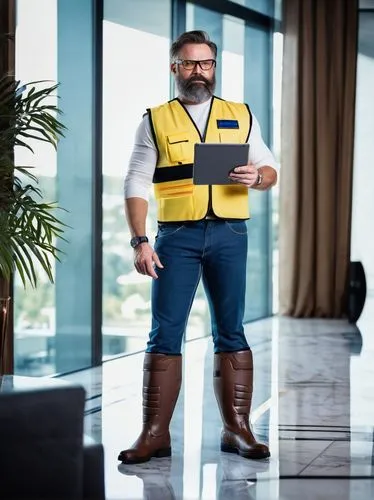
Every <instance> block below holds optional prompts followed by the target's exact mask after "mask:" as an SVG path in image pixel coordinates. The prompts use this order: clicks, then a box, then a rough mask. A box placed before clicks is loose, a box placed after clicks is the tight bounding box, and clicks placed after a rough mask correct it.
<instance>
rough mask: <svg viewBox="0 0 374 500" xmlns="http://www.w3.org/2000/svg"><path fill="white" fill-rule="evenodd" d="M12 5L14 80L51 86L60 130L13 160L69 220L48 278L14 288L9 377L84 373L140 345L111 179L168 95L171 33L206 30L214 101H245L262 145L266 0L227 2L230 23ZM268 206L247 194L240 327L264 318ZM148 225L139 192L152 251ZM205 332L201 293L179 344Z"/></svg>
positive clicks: (144, 6) (143, 305) (139, 309)
mask: <svg viewBox="0 0 374 500" xmlns="http://www.w3.org/2000/svg"><path fill="white" fill-rule="evenodd" d="M16 3H17V31H16V72H17V75H16V76H17V78H18V79H20V80H21V81H22V82H25V83H26V82H30V81H36V80H49V81H50V83H51V84H52V83H55V82H59V83H60V86H59V88H58V92H57V94H58V95H56V96H55V98H54V102H55V103H58V105H59V107H60V108H61V109H62V111H63V113H64V114H63V116H62V121H63V123H64V124H65V125H66V127H67V132H66V137H65V138H63V139H62V140H61V142H60V144H59V148H58V151H57V153H56V152H55V151H53V150H52V149H48V148H46V147H42V146H40V145H38V147H37V148H36V155H35V156H34V157H31V156H30V155H25V153H24V152H20V151H16V160H17V161H18V162H19V163H20V164H26V165H27V164H32V165H35V166H36V171H35V173H36V175H37V177H38V178H39V179H40V187H41V188H42V191H43V193H44V198H45V199H46V200H47V201H57V202H58V203H59V205H60V206H62V207H63V208H65V209H66V212H63V213H60V215H61V218H62V219H63V220H64V221H65V222H66V224H68V226H69V227H68V228H67V229H66V233H65V238H66V239H67V240H68V243H66V244H65V243H63V242H59V243H58V245H59V246H60V248H61V250H63V251H64V254H63V256H62V262H61V263H54V276H55V284H53V285H52V284H50V283H49V282H48V281H47V279H46V278H45V276H44V275H43V273H40V280H39V285H38V288H37V289H36V290H31V289H28V290H27V291H26V292H25V291H24V290H23V288H22V285H21V283H20V280H19V279H18V277H17V276H16V280H15V365H16V372H17V373H20V374H29V375H30V374H31V375H50V374H57V373H65V372H68V371H74V370H77V369H81V368H85V367H89V366H91V365H92V364H93V363H94V362H96V363H97V362H99V361H100V359H101V355H102V357H103V359H104V360H105V359H109V358H111V357H113V356H116V355H123V354H124V353H126V354H128V353H132V352H136V351H139V350H143V349H144V348H145V344H146V341H147V338H148V333H149V328H150V323H151V314H150V312H151V310H150V286H151V278H148V277H144V276H142V275H140V274H138V273H137V272H136V271H135V269H134V266H133V251H132V249H131V248H130V245H129V240H130V234H129V231H128V229H127V224H126V222H125V217H124V206H123V201H124V198H123V183H124V178H125V176H126V171H127V168H128V163H129V158H130V154H131V151H132V147H133V143H134V137H135V131H136V128H137V126H138V124H139V123H140V121H141V119H142V116H143V114H144V113H145V111H146V109H147V108H149V107H152V106H156V105H158V104H161V103H163V102H165V101H167V100H168V99H170V98H172V97H174V95H173V86H172V85H170V83H171V79H170V71H169V47H170V43H171V38H172V33H176V31H178V33H177V34H179V33H180V32H182V31H184V30H185V29H204V30H206V31H208V33H209V34H210V36H211V38H212V39H213V40H214V41H215V42H216V43H217V45H218V55H217V89H216V93H217V95H219V96H222V97H223V98H226V99H229V100H235V101H244V102H247V103H248V104H249V105H250V107H251V108H252V111H253V112H254V114H255V115H256V116H257V118H258V120H259V122H260V124H261V127H262V133H263V136H264V139H265V141H266V142H267V143H268V144H271V142H270V141H271V133H270V131H271V118H270V117H271V114H272V113H271V106H270V103H271V88H272V78H271V75H272V72H271V66H272V42H271V40H272V35H271V28H270V22H268V21H266V19H267V18H266V16H267V15H269V16H271V15H272V14H273V11H274V8H273V0H263V1H259V0H258V1H256V0H248V1H244V0H243V1H241V2H239V1H238V2H236V3H237V4H241V5H242V7H244V8H245V9H243V8H241V9H239V10H240V12H241V13H242V14H243V12H246V14H245V15H244V16H243V15H242V17H243V18H238V17H233V16H232V15H223V14H221V13H219V12H215V11H213V10H209V9H206V8H203V7H201V6H197V5H195V4H194V3H193V2H185V3H184V2H173V1H172V0H136V1H135V0H121V1H119V0H103V2H102V4H103V5H102V6H103V9H104V10H103V13H102V14H103V19H102V18H101V12H99V11H100V8H99V7H101V2H96V1H94V0H79V1H77V0H63V1H62V0H33V1H32V2H31V0H17V2H16ZM276 4H277V5H278V4H279V2H278V0H276ZM227 5H228V8H230V9H233V4H232V3H231V2H227ZM174 7H178V8H174ZM184 8H185V15H184ZM97 9H99V10H97ZM235 9H238V6H235ZM235 9H233V10H231V12H230V13H231V14H233V13H235ZM249 9H254V11H255V12H257V14H256V13H255V14H253V12H252V11H251V10H249ZM172 12H173V13H174V14H175V15H174V18H173V19H172ZM236 12H238V11H237V10H236ZM98 13H99V14H100V19H98ZM247 14H248V21H247V20H246V19H244V18H245V17H246V15H247ZM178 15H179V16H180V17H177V16H178ZM235 15H237V14H235ZM238 15H239V14H238ZM253 15H255V18H253V19H252V18H251V16H253ZM256 16H257V17H256ZM40 19H43V20H45V22H43V23H41V22H40ZM251 19H252V20H251ZM101 21H103V22H102V23H101ZM252 21H253V22H252ZM258 23H260V24H261V23H262V24H261V26H260V25H258ZM36 27H37V29H36ZM177 27H178V29H177ZM101 29H102V32H101ZM101 34H102V45H101ZM101 61H102V66H101ZM101 83H102V88H101ZM98 89H99V90H100V92H98ZM171 89H172V90H171ZM101 104H102V112H103V113H102V120H101V115H100V106H101ZM100 129H102V134H101V132H100V133H98V131H100ZM101 166H102V169H101ZM101 174H102V175H101ZM101 182H102V188H103V189H102V190H101ZM101 195H102V198H101ZM270 200H271V197H270V196H269V194H268V193H266V194H264V193H251V213H252V220H251V221H249V222H248V231H249V253H248V279H247V282H248V290H247V300H246V313H245V320H246V321H249V320H254V319H257V318H260V317H264V316H266V315H268V314H270V313H271V288H272V286H271V262H272V256H271V250H270V248H271V244H272V240H271V216H270V214H271V203H270ZM101 211H102V213H101ZM101 215H102V223H103V224H102V227H101ZM156 219H157V216H156V209H155V202H154V198H153V194H152V192H151V193H150V200H149V215H148V219H147V233H148V235H149V236H150V238H151V242H152V243H153V242H154V237H155V234H156V230H157V227H156ZM101 245H102V263H101ZM98 256H99V257H98ZM101 264H102V265H101ZM101 281H102V294H101ZM101 319H102V321H101ZM209 334H210V318H209V311H208V306H207V302H206V300H205V294H204V291H203V287H202V285H200V286H199V288H198V290H197V293H196V298H195V301H194V304H193V306H192V309H191V315H190V320H189V323H188V326H187V332H186V338H187V340H190V339H194V338H198V337H201V336H204V335H209Z"/></svg>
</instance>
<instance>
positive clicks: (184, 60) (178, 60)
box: [174, 59, 217, 71]
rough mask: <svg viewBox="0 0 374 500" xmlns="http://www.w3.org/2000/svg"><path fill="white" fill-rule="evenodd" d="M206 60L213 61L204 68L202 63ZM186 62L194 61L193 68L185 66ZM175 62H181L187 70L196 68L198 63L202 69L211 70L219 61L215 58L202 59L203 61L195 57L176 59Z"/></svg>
mask: <svg viewBox="0 0 374 500" xmlns="http://www.w3.org/2000/svg"><path fill="white" fill-rule="evenodd" d="M204 62H210V63H211V64H210V66H209V68H203V67H202V66H201V63H204ZM185 63H193V66H191V68H186V67H185ZM174 64H181V65H182V66H183V68H184V69H186V70H191V69H195V67H196V65H198V66H199V67H200V69H201V70H202V71H209V70H211V69H212V68H213V67H216V65H217V61H216V60H215V59H202V60H201V61H196V60H194V59H176V60H175V61H174Z"/></svg>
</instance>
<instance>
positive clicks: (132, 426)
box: [83, 318, 374, 500]
mask: <svg viewBox="0 0 374 500" xmlns="http://www.w3.org/2000/svg"><path fill="white" fill-rule="evenodd" d="M368 324H370V325H371V322H370V323H369V322H368V320H367V319H366V323H365V324H364V323H362V325H363V327H362V328H361V327H360V330H361V331H360V330H358V328H356V327H355V326H353V325H349V324H348V323H346V322H344V321H336V320H332V321H325V320H292V319H288V318H272V319H268V320H264V321H261V322H257V323H253V324H250V325H247V326H246V333H247V337H248V340H249V342H250V343H251V345H252V347H253V352H254V360H255V385H254V397H253V412H252V424H253V427H254V431H255V434H256V436H257V437H258V438H259V439H261V440H263V441H264V442H267V443H269V445H270V449H271V453H272V456H271V458H270V459H267V460H264V461H254V460H247V459H244V458H241V457H239V456H237V455H231V454H226V453H222V452H220V450H219V440H220V430H221V419H220V415H219V411H218V407H217V404H216V401H215V398H214V393H213V386H212V371H213V349H212V343H211V341H210V339H202V340H197V341H194V342H191V343H189V344H187V345H186V349H185V353H184V370H183V371H184V374H183V386H182V390H181V394H180V398H179V401H178V403H177V406H176V410H175V414H174V417H173V420H172V424H171V435H172V446H173V457H172V458H164V459H152V460H151V461H150V462H149V463H146V464H140V465H131V466H129V465H126V466H125V465H122V464H121V465H119V466H118V465H117V464H118V462H117V461H116V458H117V454H118V451H119V450H120V449H123V448H125V447H127V446H129V445H131V444H132V442H133V441H134V440H135V438H136V436H137V434H138V432H139V430H140V427H141V398H140V394H141V377H142V374H141V365H142V359H143V357H142V355H137V356H134V357H130V358H132V359H130V358H126V359H124V360H116V361H114V362H110V363H107V364H106V365H104V367H103V376H102V380H101V385H102V396H101V401H100V398H99V387H98V379H97V376H96V377H94V379H95V384H96V385H95V389H93V388H92V387H91V390H90V394H91V395H92V394H94V393H95V392H96V394H97V395H96V396H94V399H95V397H96V399H97V401H98V402H99V404H100V403H101V404H102V408H103V410H102V411H97V410H95V407H94V403H92V400H91V402H90V401H89V402H88V407H87V408H88V411H89V412H91V414H90V415H87V418H86V433H87V434H88V435H91V436H92V437H93V438H94V439H97V440H102V441H103V443H104V446H105V461H106V489H107V498H108V500H114V499H131V500H137V499H139V500H144V499H148V500H153V499H155V500H158V499H160V500H161V499H162V500H168V499H173V500H174V499H175V500H215V499H218V500H226V499H229V500H230V499H231V498H232V499H235V500H237V499H239V500H241V499H242V500H247V499H251V500H279V499H282V500H284V499H287V500H293V499H295V500H296V499H297V500H300V499H302V500H309V499H310V500H315V498H319V497H318V496H317V497H315V496H313V495H312V491H313V490H312V489H313V488H315V490H316V491H317V492H320V495H322V496H320V498H323V500H368V499H369V498H374V469H373V464H374V452H373V442H374V438H373V435H374V432H373V423H374V390H373V386H374V366H373V363H372V359H373V355H374V340H373V336H372V335H371V332H370V331H369V328H368ZM83 378H84V377H83ZM88 380H89V378H88V377H87V381H88ZM90 405H91V406H90ZM98 410H100V408H98ZM96 411H97V412H96ZM320 478H323V480H322V479H320ZM339 478H341V479H344V481H339ZM350 478H351V479H352V480H349V479H350ZM323 484H324V485H325V486H323ZM342 484H345V486H344V487H343V486H342Z"/></svg>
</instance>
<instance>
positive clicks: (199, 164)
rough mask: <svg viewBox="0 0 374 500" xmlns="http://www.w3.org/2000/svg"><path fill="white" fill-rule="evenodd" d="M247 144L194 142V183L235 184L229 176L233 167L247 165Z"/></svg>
mask: <svg viewBox="0 0 374 500" xmlns="http://www.w3.org/2000/svg"><path fill="white" fill-rule="evenodd" d="M248 151H249V144H223V143H218V144H212V143H207V142H202V143H197V144H195V158H194V164H193V183H194V184H221V185H222V184H236V183H235V182H234V181H232V180H231V179H230V178H229V173H230V172H231V170H232V169H234V168H235V167H238V166H241V165H247V163H248Z"/></svg>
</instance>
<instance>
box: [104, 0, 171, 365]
mask: <svg viewBox="0 0 374 500" xmlns="http://www.w3.org/2000/svg"><path fill="white" fill-rule="evenodd" d="M170 39H171V1H170V0H137V1H136V2H133V1H116V0H105V1H104V22H103V329H102V333H103V359H107V358H108V357H109V356H113V355H117V354H121V353H124V352H126V353H128V352H134V351H137V350H142V349H144V348H145V343H146V341H147V339H148V333H149V327H150V285H151V279H152V278H150V277H147V276H144V275H141V274H138V273H137V272H136V270H135V269H134V264H133V250H132V248H131V247H130V243H129V242H130V233H129V231H128V228H127V224H126V223H125V218H124V197H123V182H124V178H125V175H126V171H127V167H128V162H129V158H130V155H131V151H132V147H133V143H134V137H135V131H136V128H137V126H138V125H139V123H140V121H141V120H142V116H143V114H144V113H145V112H146V110H147V108H149V107H152V106H156V105H158V104H161V103H163V102H165V101H168V100H169V98H170V94H169V92H170V90H169V89H170V70H169V46H170ZM156 223H157V216H156V211H155V203H154V199H153V196H152V193H151V194H150V202H149V211H148V217H147V234H148V235H149V237H150V240H151V242H152V244H153V241H154V237H155V234H156V230H157V227H156V226H157V224H156Z"/></svg>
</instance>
